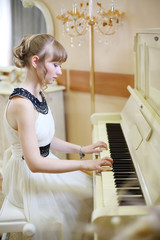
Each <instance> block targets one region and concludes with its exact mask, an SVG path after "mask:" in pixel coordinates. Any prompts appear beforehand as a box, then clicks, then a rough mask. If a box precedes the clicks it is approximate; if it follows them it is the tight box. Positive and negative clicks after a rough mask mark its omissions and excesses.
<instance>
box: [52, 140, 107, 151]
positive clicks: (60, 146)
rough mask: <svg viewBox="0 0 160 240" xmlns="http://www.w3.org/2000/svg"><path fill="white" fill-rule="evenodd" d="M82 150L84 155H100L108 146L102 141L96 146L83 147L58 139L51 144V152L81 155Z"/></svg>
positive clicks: (95, 144)
mask: <svg viewBox="0 0 160 240" xmlns="http://www.w3.org/2000/svg"><path fill="white" fill-rule="evenodd" d="M80 148H81V151H82V153H83V154H92V153H100V152H102V151H103V149H107V144H106V143H105V142H102V141H98V142H96V143H94V144H91V145H88V146H83V147H81V146H80V145H77V144H73V143H69V142H66V141H64V140H61V139H59V138H57V137H54V138H53V140H52V142H51V150H52V151H58V152H63V153H80Z"/></svg>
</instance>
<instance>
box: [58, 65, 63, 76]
mask: <svg viewBox="0 0 160 240" xmlns="http://www.w3.org/2000/svg"><path fill="white" fill-rule="evenodd" d="M57 74H59V75H62V69H61V67H60V66H59V67H58V68H57Z"/></svg>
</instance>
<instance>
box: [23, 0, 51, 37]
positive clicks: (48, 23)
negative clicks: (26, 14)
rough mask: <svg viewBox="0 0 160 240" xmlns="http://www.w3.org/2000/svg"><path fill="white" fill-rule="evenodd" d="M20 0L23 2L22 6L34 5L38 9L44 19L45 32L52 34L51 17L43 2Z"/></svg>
mask: <svg viewBox="0 0 160 240" xmlns="http://www.w3.org/2000/svg"><path fill="white" fill-rule="evenodd" d="M21 1H22V3H23V6H24V7H26V8H32V7H33V6H35V7H37V8H39V9H40V11H41V12H42V14H43V16H44V18H45V21H46V27H47V33H49V34H51V35H53V36H54V24H53V19H52V15H51V13H50V11H49V9H48V7H47V6H46V5H45V4H44V3H43V2H40V1H38V0H21Z"/></svg>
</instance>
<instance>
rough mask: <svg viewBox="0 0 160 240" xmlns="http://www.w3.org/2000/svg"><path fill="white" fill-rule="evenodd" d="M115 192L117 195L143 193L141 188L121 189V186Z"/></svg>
mask: <svg viewBox="0 0 160 240" xmlns="http://www.w3.org/2000/svg"><path fill="white" fill-rule="evenodd" d="M117 194H118V196H122V195H123V196H124V195H129V196H130V195H132V196H133V195H136V196H137V195H141V196H142V195H143V194H142V190H141V188H132V189H123V188H118V189H117Z"/></svg>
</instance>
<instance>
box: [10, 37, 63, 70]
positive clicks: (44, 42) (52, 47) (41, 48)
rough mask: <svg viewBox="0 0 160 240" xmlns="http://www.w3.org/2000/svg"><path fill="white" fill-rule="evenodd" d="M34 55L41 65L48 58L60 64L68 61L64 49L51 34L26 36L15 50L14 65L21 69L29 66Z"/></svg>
mask: <svg viewBox="0 0 160 240" xmlns="http://www.w3.org/2000/svg"><path fill="white" fill-rule="evenodd" d="M34 55H37V56H38V57H39V62H41V63H43V62H44V60H45V57H46V56H50V57H52V61H56V62H60V63H63V62H65V61H66V59H67V53H66V50H65V49H64V47H63V46H62V45H61V44H60V43H59V42H58V41H57V40H56V39H55V38H54V37H53V36H52V35H50V34H36V35H26V36H24V37H23V39H22V41H21V43H20V45H18V46H17V47H15V48H14V49H13V56H14V63H15V65H16V66H17V67H19V68H23V67H27V66H29V59H30V57H31V56H34Z"/></svg>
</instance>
